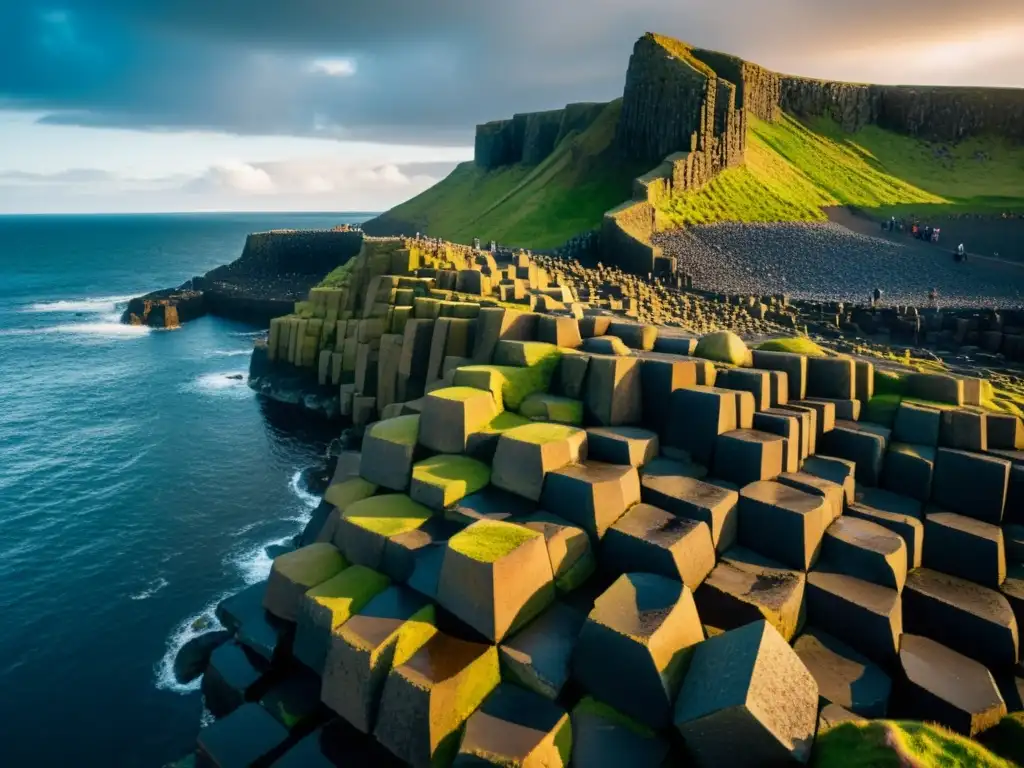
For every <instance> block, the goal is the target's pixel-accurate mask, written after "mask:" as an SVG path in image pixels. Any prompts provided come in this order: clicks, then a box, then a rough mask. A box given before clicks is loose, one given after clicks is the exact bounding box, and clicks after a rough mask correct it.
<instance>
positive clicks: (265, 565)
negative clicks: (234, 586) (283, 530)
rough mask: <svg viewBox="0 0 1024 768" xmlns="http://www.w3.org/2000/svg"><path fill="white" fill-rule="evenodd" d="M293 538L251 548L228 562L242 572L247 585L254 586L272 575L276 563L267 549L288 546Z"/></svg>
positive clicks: (284, 538)
mask: <svg viewBox="0 0 1024 768" xmlns="http://www.w3.org/2000/svg"><path fill="white" fill-rule="evenodd" d="M293 536H294V534H289V535H287V536H282V537H281V538H279V539H274V540H273V541H267V542H264V543H263V544H259V545H257V546H255V547H249V548H247V549H244V550H242V551H241V552H239V553H237V554H235V555H231V556H229V557H228V562H229V563H230V564H231V565H233V566H235V567H236V568H237V569H238V570H239V572H241V574H242V579H243V580H244V581H245V585H246V586H252V585H253V584H257V583H259V582H261V581H263V580H264V579H265V578H267V577H268V576H269V575H270V567H271V565H272V564H273V562H274V561H273V559H272V558H271V557H270V556H269V555H268V554H267V547H276V546H288V545H289V544H291V542H292V537H293Z"/></svg>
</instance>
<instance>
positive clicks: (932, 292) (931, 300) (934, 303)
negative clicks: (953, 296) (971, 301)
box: [871, 246, 963, 309]
mask: <svg viewBox="0 0 1024 768" xmlns="http://www.w3.org/2000/svg"><path fill="white" fill-rule="evenodd" d="M960 247H961V248H962V247H963V246H960ZM881 301H882V289H881V288H875V290H874V291H872V292H871V306H872V307H877V306H878V305H879V304H880V303H881ZM928 306H929V307H933V308H936V309H937V308H938V306H939V289H938V288H935V287H932V288H929V289H928Z"/></svg>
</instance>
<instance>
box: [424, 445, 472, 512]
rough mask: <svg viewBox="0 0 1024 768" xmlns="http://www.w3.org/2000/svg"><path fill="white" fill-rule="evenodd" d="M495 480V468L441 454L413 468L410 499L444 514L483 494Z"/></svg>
mask: <svg viewBox="0 0 1024 768" xmlns="http://www.w3.org/2000/svg"><path fill="white" fill-rule="evenodd" d="M490 480H491V468H490V467H488V466H487V465H486V464H484V463H483V462H480V461H477V460H476V459H471V458H469V457H468V456H457V455H450V454H449V455H446V454H441V455H438V456H433V457H431V458H429V459H424V460H423V461H420V462H417V463H416V464H414V465H413V467H412V483H411V484H410V486H409V496H410V497H411V498H412V500H413V501H418V502H419V503H420V504H423V505H424V506H427V507H430V508H431V509H437V510H442V509H444V508H445V507H448V506H451V505H452V504H455V503H456V502H458V501H459V500H460V499H462V498H463V497H465V496H469V495H471V494H474V493H477V492H478V491H480V490H482V489H483V488H484V487H485V486H486V485H487V484H488V483H489V482H490Z"/></svg>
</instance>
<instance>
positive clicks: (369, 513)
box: [342, 493, 434, 538]
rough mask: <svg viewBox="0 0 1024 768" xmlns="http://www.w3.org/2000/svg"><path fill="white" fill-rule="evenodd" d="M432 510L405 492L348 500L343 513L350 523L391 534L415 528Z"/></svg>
mask: <svg viewBox="0 0 1024 768" xmlns="http://www.w3.org/2000/svg"><path fill="white" fill-rule="evenodd" d="M433 514H434V513H433V512H431V511H430V509H428V508H427V507H425V506H423V505H422V504H419V503H417V502H415V501H413V500H412V499H411V498H409V497H408V496H406V495H405V494H404V493H388V494H384V495H383V496H371V497H370V498H368V499H363V500H362V501H357V502H355V503H354V504H350V505H349V507H348V509H346V510H345V512H344V513H343V514H342V517H343V518H344V519H345V520H348V521H349V522H350V523H352V524H353V525H357V526H359V527H360V528H363V529H365V530H368V531H372V532H373V533H377V534H380V535H381V536H385V537H388V538H390V537H391V536H397V535H399V534H402V533H408V532H409V531H415V530H416V529H417V528H419V527H420V526H422V525H423V524H424V523H425V522H427V520H429V519H430V518H431V517H432V516H433Z"/></svg>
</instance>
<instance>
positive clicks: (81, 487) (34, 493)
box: [0, 214, 366, 768]
mask: <svg viewBox="0 0 1024 768" xmlns="http://www.w3.org/2000/svg"><path fill="white" fill-rule="evenodd" d="M365 218H366V216H363V215H356V214H202V215H161V216H152V215H147V216H127V215H126V216H20V217H19V216H8V217H0V616H2V617H3V622H2V625H3V628H2V629H0V744H2V747H0V751H2V755H3V756H2V757H0V763H2V764H3V765H4V766H11V768H21V767H22V766H44V767H49V766H70V765H88V766H91V765H105V766H143V767H146V768H148V767H150V766H153V767H159V766H162V765H163V764H165V763H166V762H169V761H171V760H174V759H177V758H179V757H181V756H183V755H184V754H185V753H187V752H188V751H189V750H190V749H192V748H193V746H194V744H195V737H196V734H197V731H198V728H199V723H200V718H201V716H202V701H201V696H200V694H199V692H198V683H195V684H193V685H190V686H181V685H178V684H177V683H176V682H175V681H174V678H173V675H172V674H171V662H172V661H173V658H174V654H175V652H176V650H177V649H178V648H179V647H180V646H181V645H182V644H183V643H184V642H185V641H186V640H187V639H188V638H189V637H192V636H193V635H194V634H196V632H197V629H196V628H195V625H196V621H197V619H199V620H200V621H199V624H201V623H202V621H201V620H202V618H203V617H206V618H207V619H208V620H213V607H214V606H215V605H216V603H217V602H218V601H219V600H220V599H221V598H223V597H224V596H226V595H228V594H230V593H232V592H235V591H237V590H239V589H241V588H243V587H245V586H246V585H247V584H251V583H253V582H255V581H258V580H260V579H261V578H263V577H265V575H266V574H267V572H268V570H269V567H270V560H269V558H268V557H267V555H266V553H265V551H264V550H265V548H266V546H268V545H269V544H273V543H275V542H280V541H281V540H283V539H285V538H286V537H289V536H291V535H293V534H295V533H296V532H297V531H299V530H300V529H301V527H302V525H303V524H304V522H305V521H306V520H307V519H308V516H309V513H310V511H311V510H312V508H313V507H314V506H315V505H316V503H317V502H318V499H317V498H316V497H313V496H311V495H310V494H309V493H307V492H306V491H305V490H304V489H303V488H302V486H301V484H300V483H299V473H300V471H301V470H302V469H303V468H305V467H307V466H310V465H311V464H313V463H314V462H315V460H316V459H317V458H318V457H320V456H322V455H323V453H324V450H325V448H326V445H327V443H328V442H329V441H330V439H331V438H332V437H334V436H335V435H334V434H332V433H331V432H330V430H329V429H327V428H326V427H325V425H323V424H322V423H317V422H315V421H314V422H309V421H307V422H303V421H301V420H299V419H298V418H296V417H294V416H290V415H287V414H282V413H281V411H280V410H274V409H272V408H271V407H270V406H267V405H266V404H263V403H261V402H260V401H259V400H258V399H257V398H256V396H255V395H254V394H253V393H252V392H251V391H250V390H249V389H248V387H247V386H246V384H245V381H244V378H245V374H246V371H247V368H248V362H249V361H248V355H249V351H250V350H251V348H252V343H253V338H254V336H255V335H257V334H258V332H259V331H258V329H256V328H254V327H252V326H247V325H244V324H241V323H236V322H231V321H227V320H222V319H218V318H213V317H206V318H202V319H200V320H197V321H195V322H193V323H189V324H187V325H186V326H185V327H184V328H182V329H179V330H174V331H156V330H151V329H148V328H144V327H130V326H124V325H121V324H120V323H119V322H118V317H119V314H120V312H121V310H123V309H124V305H125V302H127V300H128V299H129V298H130V297H132V296H137V295H140V294H143V293H146V292H148V291H152V290H156V289H159V288H167V287H171V286H175V285H179V284H181V283H182V282H184V281H185V280H187V279H188V278H189V277H192V276H193V275H199V274H202V273H204V272H206V271H207V270H209V269H212V268H213V267H215V266H217V265H219V264H224V263H227V262H230V261H232V260H233V259H235V258H237V257H238V255H239V254H240V253H241V250H242V246H243V244H244V242H245V236H246V234H248V233H249V232H254V231H261V230H267V229H274V228H295V229H319V228H329V227H331V226H334V225H337V224H342V223H357V222H359V221H362V220H363V219H365ZM238 376H241V378H236V377H238Z"/></svg>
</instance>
